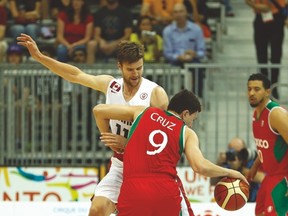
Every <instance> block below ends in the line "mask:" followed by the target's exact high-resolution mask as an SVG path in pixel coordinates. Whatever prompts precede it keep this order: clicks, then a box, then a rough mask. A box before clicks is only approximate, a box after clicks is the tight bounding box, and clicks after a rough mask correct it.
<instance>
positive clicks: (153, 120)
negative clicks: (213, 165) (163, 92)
mask: <svg viewBox="0 0 288 216" xmlns="http://www.w3.org/2000/svg"><path fill="white" fill-rule="evenodd" d="M184 126H185V124H184V122H183V121H182V119H180V118H179V117H177V116H175V115H173V114H172V113H170V112H168V111H163V110H161V109H159V108H155V107H150V108H147V109H146V110H145V111H144V112H143V113H142V114H141V115H139V116H138V117H137V119H136V120H135V122H134V124H133V125H132V128H131V130H130V133H129V141H128V145H127V147H126V148H125V154H124V170H123V175H124V178H125V177H134V176H138V175H141V176H143V175H144V176H145V175H147V176H151V175H153V174H156V175H159V174H164V175H167V176H171V177H173V178H174V177H176V166H177V163H178V161H179V159H180V157H181V154H182V152H183V149H184Z"/></svg>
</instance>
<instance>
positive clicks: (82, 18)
mask: <svg viewBox="0 0 288 216" xmlns="http://www.w3.org/2000/svg"><path fill="white" fill-rule="evenodd" d="M72 4H73V2H72V0H71V1H70V3H69V5H68V6H67V7H66V13H67V16H68V20H69V21H70V22H73V21H74V15H75V10H74V8H73V5H72ZM90 14H91V13H90V9H89V8H88V6H87V2H86V1H85V0H83V5H82V8H81V12H80V22H81V23H85V21H86V19H87V17H88V16H89V15H90Z"/></svg>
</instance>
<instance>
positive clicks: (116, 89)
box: [110, 81, 121, 93]
mask: <svg viewBox="0 0 288 216" xmlns="http://www.w3.org/2000/svg"><path fill="white" fill-rule="evenodd" d="M120 89H121V85H120V84H119V83H117V82H116V81H113V82H112V83H111V85H110V90H111V92H113V93H116V92H119V91H120Z"/></svg>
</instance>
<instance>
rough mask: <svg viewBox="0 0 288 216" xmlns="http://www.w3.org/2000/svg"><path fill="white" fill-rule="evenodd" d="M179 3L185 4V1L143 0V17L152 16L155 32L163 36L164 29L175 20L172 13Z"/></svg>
mask: <svg viewBox="0 0 288 216" xmlns="http://www.w3.org/2000/svg"><path fill="white" fill-rule="evenodd" d="M177 3H183V0H161V1H155V0H143V3H142V8H141V15H142V16H143V15H147V16H151V17H152V18H153V20H154V28H155V30H156V31H157V33H158V34H162V30H163V29H164V27H165V26H167V25H168V24H170V23H171V22H172V20H173V17H172V12H173V8H174V6H175V5H176V4H177Z"/></svg>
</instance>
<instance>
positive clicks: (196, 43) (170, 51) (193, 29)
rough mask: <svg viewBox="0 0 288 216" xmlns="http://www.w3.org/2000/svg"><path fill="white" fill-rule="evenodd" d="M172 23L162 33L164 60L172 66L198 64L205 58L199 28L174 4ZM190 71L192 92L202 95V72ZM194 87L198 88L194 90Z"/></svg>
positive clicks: (203, 41) (179, 5) (178, 5)
mask: <svg viewBox="0 0 288 216" xmlns="http://www.w3.org/2000/svg"><path fill="white" fill-rule="evenodd" d="M173 18H174V21H175V22H173V23H171V24H170V25H168V26H167V27H165V29H164V31H163V42H164V47H163V51H164V52H163V53H164V57H165V59H166V60H167V61H168V62H169V63H171V64H174V65H178V66H181V67H183V66H184V64H185V63H200V60H201V59H202V58H204V57H205V52H206V48H205V40H204V36H203V32H202V30H201V28H200V27H199V26H198V25H197V24H195V23H193V22H191V21H189V20H188V16H187V10H186V7H185V6H184V5H183V4H176V5H175V6H174V10H173ZM197 72H198V73H197V74H196V73H195V71H192V74H193V78H192V79H193V80H192V81H193V84H192V85H193V91H194V92H195V93H196V94H197V95H198V96H199V97H202V96H203V95H202V94H203V79H204V71H203V70H202V69H198V70H197ZM196 78H198V79H197V80H196ZM196 86H197V87H198V88H197V89H196Z"/></svg>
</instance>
